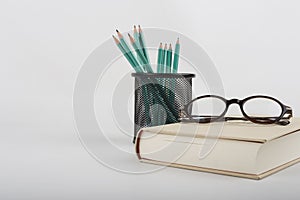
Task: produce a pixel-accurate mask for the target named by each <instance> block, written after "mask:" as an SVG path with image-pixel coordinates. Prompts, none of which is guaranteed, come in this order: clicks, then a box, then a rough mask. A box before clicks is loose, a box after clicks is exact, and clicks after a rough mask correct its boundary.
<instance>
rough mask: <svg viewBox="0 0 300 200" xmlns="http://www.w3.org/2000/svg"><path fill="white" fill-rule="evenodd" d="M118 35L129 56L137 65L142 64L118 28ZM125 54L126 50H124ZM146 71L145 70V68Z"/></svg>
mask: <svg viewBox="0 0 300 200" xmlns="http://www.w3.org/2000/svg"><path fill="white" fill-rule="evenodd" d="M116 32H117V35H118V37H119V41H120V43H121V46H122V47H123V49H124V51H125V52H126V53H127V54H128V56H129V57H130V58H131V60H132V61H133V62H134V63H135V65H136V66H138V65H140V64H139V62H138V61H137V59H136V57H135V56H134V55H133V53H132V51H131V49H130V47H129V45H128V44H127V42H126V40H125V39H124V37H123V35H122V34H121V33H120V31H118V30H116ZM123 54H124V52H123ZM143 71H145V70H143Z"/></svg>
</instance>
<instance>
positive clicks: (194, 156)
mask: <svg viewBox="0 0 300 200" xmlns="http://www.w3.org/2000/svg"><path fill="white" fill-rule="evenodd" d="M136 153H137V156H138V158H139V159H140V160H141V161H143V162H148V163H153V164H160V165H167V166H172V167H179V168H185V169H191V170H199V171H206V172H212V173H220V174H225V175H232V176H239V177H245V178H252V179H261V178H263V177H266V176H268V175H270V174H273V173H275V172H277V171H279V170H281V169H284V168H286V167H288V166H290V165H292V164H295V163H297V162H299V161H300V118H293V119H291V123H290V124H289V125H287V126H280V125H261V124H254V123H251V122H241V121H235V122H233V121H230V122H224V123H220V122H215V123H209V124H198V123H176V124H169V125H163V126H156V127H150V128H143V129H141V130H140V131H139V132H138V135H137V140H136ZM299 174H300V172H299Z"/></svg>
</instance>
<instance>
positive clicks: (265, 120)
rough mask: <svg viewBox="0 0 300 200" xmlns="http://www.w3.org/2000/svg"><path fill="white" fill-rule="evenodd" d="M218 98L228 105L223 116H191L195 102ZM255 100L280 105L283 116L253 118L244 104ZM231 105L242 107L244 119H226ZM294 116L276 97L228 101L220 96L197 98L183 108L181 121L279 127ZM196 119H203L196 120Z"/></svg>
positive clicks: (253, 97)
mask: <svg viewBox="0 0 300 200" xmlns="http://www.w3.org/2000/svg"><path fill="white" fill-rule="evenodd" d="M209 97H213V98H217V99H220V100H221V101H223V102H224V103H225V104H226V108H225V110H224V112H223V113H222V114H220V115H219V116H199V115H191V114H190V113H191V110H192V108H191V107H190V106H191V105H192V104H193V103H194V102H195V101H197V100H199V99H203V98H209ZM255 98H265V99H270V100H273V101H275V102H276V103H278V104H279V105H280V107H281V110H282V112H281V114H280V115H279V116H278V117H251V116H248V115H247V114H246V112H245V111H244V104H245V103H246V102H247V101H249V100H251V99H255ZM231 104H238V105H239V107H240V110H241V112H242V114H243V116H244V118H242V117H225V115H226V113H227V111H228V108H229V106H230V105H231ZM292 116H293V112H292V108H291V107H290V106H287V105H284V104H283V103H281V102H280V101H279V100H277V99H275V98H274V97H270V96H265V95H254V96H249V97H247V98H245V99H242V100H240V99H236V98H234V99H230V100H227V99H225V98H223V97H221V96H218V95H203V96H199V97H196V98H195V99H193V100H192V101H190V102H189V103H187V104H186V105H185V106H183V107H182V109H181V112H180V119H179V120H180V121H182V122H198V123H210V122H216V121H228V120H249V121H251V122H253V123H257V124H279V125H287V124H289V123H290V121H289V119H290V118H291V117H292ZM195 117H202V119H195Z"/></svg>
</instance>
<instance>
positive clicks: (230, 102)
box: [227, 99, 240, 105]
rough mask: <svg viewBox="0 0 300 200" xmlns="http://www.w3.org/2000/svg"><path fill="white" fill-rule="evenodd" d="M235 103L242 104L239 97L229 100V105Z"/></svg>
mask: <svg viewBox="0 0 300 200" xmlns="http://www.w3.org/2000/svg"><path fill="white" fill-rule="evenodd" d="M233 103H236V104H240V100H239V99H230V100H228V101H227V104H228V105H230V104H233Z"/></svg>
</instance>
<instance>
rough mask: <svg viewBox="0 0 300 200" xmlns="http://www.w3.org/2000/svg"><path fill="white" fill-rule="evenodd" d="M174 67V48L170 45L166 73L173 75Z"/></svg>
mask: <svg viewBox="0 0 300 200" xmlns="http://www.w3.org/2000/svg"><path fill="white" fill-rule="evenodd" d="M171 66H172V46H171V44H170V45H169V49H168V50H167V60H166V71H167V73H171Z"/></svg>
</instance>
